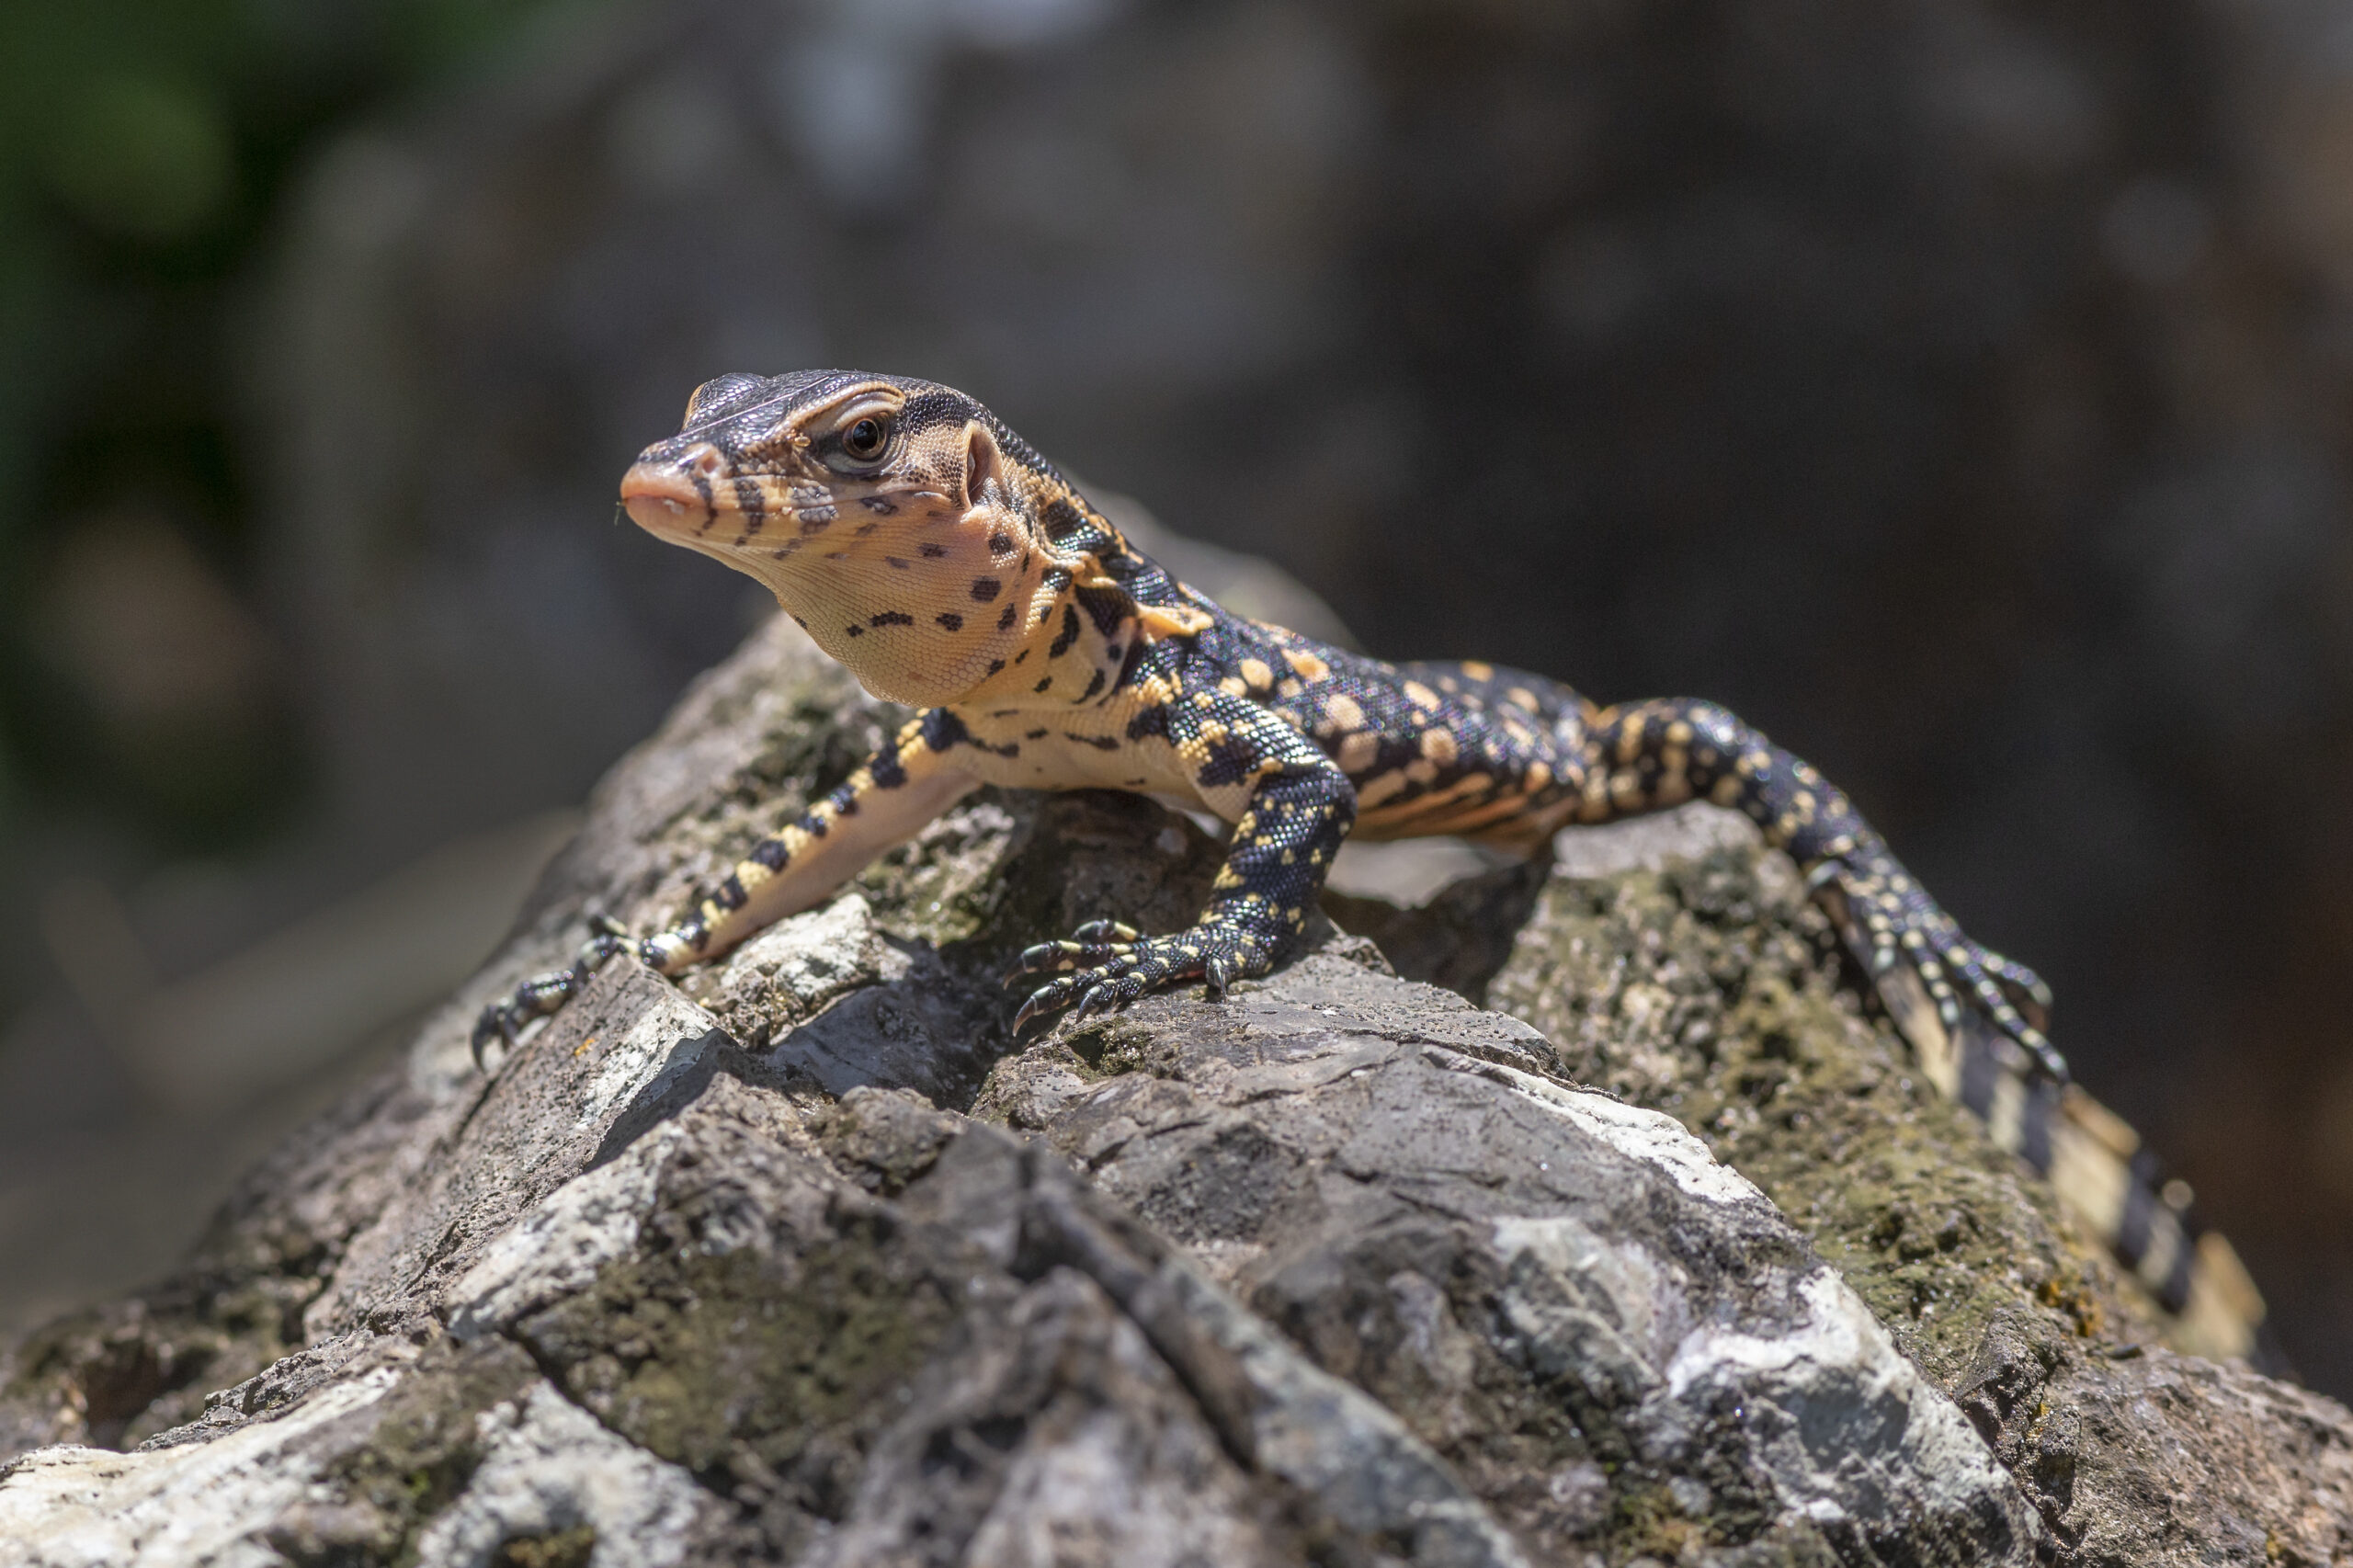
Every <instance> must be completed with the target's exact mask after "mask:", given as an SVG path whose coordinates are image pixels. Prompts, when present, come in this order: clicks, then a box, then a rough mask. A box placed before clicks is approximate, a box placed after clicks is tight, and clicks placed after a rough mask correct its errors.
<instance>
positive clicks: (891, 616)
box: [866, 609, 915, 626]
mask: <svg viewBox="0 0 2353 1568" xmlns="http://www.w3.org/2000/svg"><path fill="white" fill-rule="evenodd" d="M866 624H867V625H869V626H913V625H914V624H915V617H914V616H911V615H909V614H908V613H907V612H906V611H905V610H903V609H886V610H884V611H883V612H882V613H881V614H880V615H870V616H868V617H867V618H866Z"/></svg>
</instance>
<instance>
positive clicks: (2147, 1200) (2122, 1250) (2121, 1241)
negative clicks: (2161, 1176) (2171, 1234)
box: [2116, 1151, 2157, 1268]
mask: <svg viewBox="0 0 2353 1568" xmlns="http://www.w3.org/2000/svg"><path fill="white" fill-rule="evenodd" d="M2155 1167H2156V1162H2155V1161H2154V1160H2152V1159H2151V1158H2149V1156H2148V1154H2147V1153H2146V1152H2145V1151H2144V1152H2143V1153H2140V1154H2137V1155H2135V1156H2133V1160H2132V1175H2131V1179H2130V1180H2128V1181H2127V1182H2126V1183H2125V1184H2124V1212H2123V1214H2122V1215H2121V1216H2120V1217H2119V1218H2118V1220H2117V1221H2116V1256H2119V1257H2120V1258H2122V1259H2123V1260H2124V1263H2125V1267H2130V1268H2137V1267H2140V1264H2141V1259H2142V1258H2143V1256H2146V1255H2147V1253H2148V1250H2149V1223H2150V1220H2151V1218H2152V1217H2153V1214H2154V1210H2155V1209H2156V1206H2157V1197H2156V1194H2155V1193H2154V1192H2151V1191H2150V1190H2149V1179H2150V1177H2151V1176H2154V1175H2155V1174H2156V1171H2155Z"/></svg>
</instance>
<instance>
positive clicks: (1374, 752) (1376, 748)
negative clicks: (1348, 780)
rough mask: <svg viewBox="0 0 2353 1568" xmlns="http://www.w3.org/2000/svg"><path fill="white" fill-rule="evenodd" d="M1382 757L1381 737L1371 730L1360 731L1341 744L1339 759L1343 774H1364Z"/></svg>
mask: <svg viewBox="0 0 2353 1568" xmlns="http://www.w3.org/2000/svg"><path fill="white" fill-rule="evenodd" d="M1380 755H1381V737H1380V736H1379V735H1376V734H1374V733H1372V732H1371V731H1370V730H1358V731H1355V732H1354V733H1351V734H1350V735H1349V736H1348V737H1347V739H1346V740H1344V741H1342V742H1341V743H1340V755H1339V757H1338V758H1337V760H1338V762H1339V764H1340V771H1341V772H1343V773H1351V774H1353V773H1362V772H1363V771H1364V770H1365V769H1366V768H1368V767H1371V766H1372V759H1373V758H1374V757H1376V756H1380Z"/></svg>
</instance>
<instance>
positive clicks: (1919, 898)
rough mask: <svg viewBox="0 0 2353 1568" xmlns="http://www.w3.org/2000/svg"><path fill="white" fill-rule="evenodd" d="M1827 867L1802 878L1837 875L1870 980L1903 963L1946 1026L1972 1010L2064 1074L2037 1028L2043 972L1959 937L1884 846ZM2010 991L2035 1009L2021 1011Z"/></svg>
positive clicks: (2044, 1070) (2050, 1072) (2038, 1068)
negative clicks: (2041, 974) (2027, 1011)
mask: <svg viewBox="0 0 2353 1568" xmlns="http://www.w3.org/2000/svg"><path fill="white" fill-rule="evenodd" d="M1825 866H1826V867H1827V868H1828V869H1829V872H1830V874H1829V875H1824V867H1817V868H1815V870H1814V873H1813V876H1811V877H1810V878H1809V879H1808V880H1809V881H1810V882H1811V883H1812V884H1813V886H1815V887H1817V888H1819V887H1822V886H1824V885H1825V884H1827V883H1828V882H1830V881H1834V880H1835V881H1836V883H1837V885H1838V887H1839V889H1840V891H1841V892H1843V893H1844V894H1845V897H1846V900H1847V910H1848V913H1849V915H1850V916H1851V917H1852V920H1853V925H1854V936H1855V937H1856V938H1857V939H1858V945H1859V948H1860V949H1863V959H1864V964H1865V967H1867V968H1868V969H1869V970H1870V974H1871V978H1872V980H1873V981H1874V982H1875V983H1883V982H1884V981H1885V980H1886V979H1887V977H1888V976H1889V975H1890V974H1891V973H1893V971H1894V970H1895V968H1896V966H1897V965H1898V964H1899V963H1902V964H1904V965H1908V966H1909V967H1910V969H1911V970H1912V972H1913V973H1915V975H1917V976H1918V977H1919V980H1920V984H1921V987H1922V989H1924V990H1926V991H1927V994H1928V1000H1929V1002H1930V1003H1931V1004H1932V1005H1933V1006H1935V1008H1936V1012H1937V1017H1938V1021H1939V1022H1941V1023H1942V1024H1943V1025H1944V1027H1945V1028H1947V1029H1948V1030H1951V1029H1958V1028H1961V1015H1962V1013H1963V1010H1964V1009H1972V1010H1974V1011H1976V1012H1978V1013H1981V1014H1983V1015H1984V1017H1985V1018H1986V1019H1987V1020H1988V1021H1989V1022H1991V1023H1992V1024H1993V1026H1994V1028H1995V1030H1996V1031H1997V1032H1998V1033H2000V1034H2001V1035H2003V1036H2004V1037H2006V1039H2008V1040H2010V1041H2011V1043H2012V1044H2014V1045H2016V1046H2017V1047H2018V1049H2019V1050H2020V1051H2023V1052H2024V1053H2025V1055H2026V1057H2027V1060H2028V1063H2029V1070H2030V1071H2031V1072H2032V1073H2034V1074H2036V1075H2037V1076H2040V1077H2047V1078H2050V1079H2052V1081H2054V1082H2057V1083H2062V1084H2063V1083H2065V1082H2066V1081H2067V1062H2066V1059H2065V1058H2064V1057H2063V1056H2061V1055H2060V1054H2059V1051H2058V1050H2057V1049H2056V1048H2055V1047H2054V1046H2052V1043H2051V1041H2050V1039H2049V1038H2048V1037H2047V1036H2045V1035H2044V1034H2043V1032H2042V1028H2041V1024H2042V1022H2043V1017H2044V1016H2045V1010H2046V1009H2047V1008H2048V1007H2049V1006H2050V999H2051V988H2050V987H2049V986H2047V985H2045V984H2044V983H2042V978H2041V976H2040V975H2038V974H2036V973H2035V972H2034V971H2032V970H2030V969H2029V968H2027V967H2026V966H2025V965H2024V964H2021V963H2017V962H2014V961H2012V960H2009V959H2006V958H2004V957H2003V956H2002V955H2001V954H1999V953H1997V952H1995V951H1994V950H1992V949H1989V948H1986V947H1984V946H1981V945H1980V944H1978V943H1976V942H1973V941H1972V940H1970V938H1969V937H1965V936H1963V935H1962V934H1961V927H1960V926H1958V925H1956V924H1955V923H1954V921H1953V918H1952V916H1950V915H1947V914H1946V913H1945V912H1944V911H1943V910H1942V909H1940V908H1938V906H1937V903H1936V902H1935V901H1934V900H1933V899H1931V898H1930V897H1929V896H1928V895H1927V892H1926V891H1925V890H1923V889H1922V888H1921V886H1920V885H1919V883H1917V882H1916V881H1913V880H1912V878H1911V876H1910V874H1909V873H1908V872H1906V871H1905V870H1904V868H1903V867H1902V866H1901V865H1899V864H1898V863H1897V862H1896V860H1895V858H1894V857H1893V856H1891V855H1889V854H1888V853H1887V852H1886V851H1885V850H1884V849H1883V848H1880V847H1877V846H1865V847H1859V848H1857V849H1854V850H1850V851H1849V852H1848V853H1847V855H1846V856H1844V857H1841V858H1837V859H1835V860H1832V861H1828V862H1825ZM2014 995H2015V996H2018V997H2022V998H2023V999H2024V1000H2025V1003H2026V1006H2027V1008H2028V1009H2029V1010H2030V1011H2032V1012H2033V1013H2034V1014H2036V1015H2037V1016H2036V1017H2031V1018H2029V1017H2028V1016H2027V1013H2026V1012H2022V1011H2021V1010H2020V1008H2019V1006H2018V1003H2017V1002H2016V1001H2014V1000H2013V996H2014Z"/></svg>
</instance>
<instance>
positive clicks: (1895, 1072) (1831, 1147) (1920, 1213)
mask: <svg viewBox="0 0 2353 1568" xmlns="http://www.w3.org/2000/svg"><path fill="white" fill-rule="evenodd" d="M1856 996H1857V994H1856V992H1855V990H1854V988H1853V987H1852V985H1851V984H1850V983H1848V980H1847V974H1846V971H1845V968H1844V960H1843V959H1842V957H1841V954H1840V950H1839V948H1838V945H1837V942H1836V937H1835V935H1834V933H1833V932H1832V930H1831V928H1830V926H1829V922H1828V920H1827V919H1826V918H1825V917H1824V915H1822V914H1821V912H1820V911H1818V910H1817V909H1815V908H1814V907H1813V904H1812V903H1810V902H1809V901H1808V900H1807V899H1806V898H1805V897H1804V895H1803V891H1802V888H1801V887H1800V886H1799V884H1798V882H1797V880H1796V878H1795V876H1794V874H1793V873H1792V872H1791V870H1790V867H1789V865H1788V863H1787V862H1786V861H1785V860H1783V859H1782V858H1780V857H1779V856H1777V855H1772V854H1770V853H1769V852H1766V851H1762V850H1744V849H1719V850H1716V851H1713V852H1711V853H1710V854H1708V855H1706V856H1704V857H1702V858H1699V859H1696V860H1689V861H1671V862H1669V863H1667V864H1666V865H1665V867H1664V868H1663V869H1655V870H1652V869H1641V870H1633V871H1628V872H1625V873H1622V874H1620V875H1616V876H1610V877H1602V878H1593V879H1575V878H1570V877H1566V876H1558V877H1555V878H1553V879H1552V881H1551V882H1549V883H1548V884H1547V885H1546V887H1545V888H1544V889H1543V891H1542V893H1541V894H1540V897H1539V899H1538V901H1537V907H1536V912H1535V915H1534V916H1533V918H1531V919H1530V921H1529V924H1528V925H1527V926H1526V927H1524V928H1523V930H1522V931H1521V933H1520V935H1519V937H1518V942H1517V944H1516V946H1515V947H1514V949H1513V951H1512V955H1511V957H1510V959H1509V960H1508V961H1506V964H1505V965H1504V967H1503V970H1502V971H1501V972H1499V973H1498V974H1497V975H1496V976H1495V979H1494V981H1493V983H1491V984H1490V986H1489V988H1488V1001H1489V1004H1490V1005H1491V1006H1496V1007H1498V1008H1501V1009H1502V1010H1504V1011H1506V1012H1509V1013H1513V1014H1516V1015H1518V1017H1523V1018H1525V1019H1527V1020H1528V1021H1529V1023H1531V1024H1533V1025H1535V1026H1536V1027H1537V1028H1540V1029H1542V1030H1543V1031H1545V1033H1546V1034H1547V1035H1548V1036H1549V1037H1551V1039H1552V1041H1553V1043H1554V1045H1555V1047H1556V1048H1557V1049H1558V1050H1559V1051H1560V1052H1561V1053H1562V1056H1563V1061H1564V1062H1565V1064H1566V1065H1567V1067H1568V1070H1569V1071H1570V1073H1571V1074H1573V1075H1574V1077H1576V1078H1577V1079H1578V1080H1580V1081H1582V1082H1585V1083H1589V1084H1595V1085H1600V1086H1602V1087H1605V1088H1608V1089H1609V1090H1610V1091H1612V1092H1613V1093H1616V1094H1618V1095H1620V1096H1623V1097H1624V1098H1626V1099H1628V1100H1630V1101H1632V1102H1634V1103H1636V1104H1639V1105H1643V1106H1648V1107H1651V1108H1655V1109H1658V1110H1664V1111H1665V1112H1667V1113H1668V1114H1670V1115H1672V1116H1674V1117H1676V1118H1677V1119H1679V1120H1680V1121H1682V1122H1683V1123H1684V1125H1686V1126H1687V1127H1689V1128H1690V1129H1691V1130H1692V1131H1694V1132H1696V1133H1698V1134H1699V1136H1700V1137H1702V1138H1704V1139H1706V1140H1707V1141H1708V1143H1709V1145H1710V1146H1711V1148H1712V1149H1713V1150H1714V1152H1715V1153H1716V1155H1717V1157H1718V1158H1720V1159H1722V1160H1723V1161H1724V1162H1725V1163H1727V1164H1728V1165H1733V1167H1734V1168H1736V1169H1738V1170H1739V1171H1741V1172H1742V1173H1743V1174H1744V1175H1745V1176H1748V1177H1749V1178H1750V1179H1751V1180H1753V1181H1755V1182H1756V1184H1757V1185H1758V1186H1759V1187H1763V1188H1764V1189H1765V1191H1766V1193H1767V1195H1768V1196H1769V1197H1770V1198H1771V1199H1773V1201H1774V1202H1775V1203H1777V1204H1779V1206H1780V1208H1781V1210H1782V1211H1783V1212H1784V1213H1786V1214H1788V1215H1789V1217H1790V1220H1791V1221H1794V1222H1795V1223H1796V1224H1797V1225H1799V1226H1800V1227H1801V1228H1802V1229H1803V1230H1804V1231H1806V1232H1807V1233H1808V1234H1809V1235H1811V1236H1812V1237H1813V1242H1814V1244H1815V1246H1816V1247H1817V1248H1818V1249H1819V1250H1820V1251H1821V1252H1822V1254H1823V1256H1824V1257H1825V1258H1826V1259H1827V1260H1828V1261H1829V1262H1830V1263H1831V1264H1832V1265H1833V1266H1834V1267H1836V1268H1837V1269H1838V1270H1839V1271H1840V1272H1841V1273H1843V1274H1844V1275H1845V1276H1846V1277H1847V1280H1848V1282H1849V1283H1851V1284H1852V1285H1853V1286H1854V1287H1855V1289H1856V1290H1857V1291H1858V1292H1859V1293H1860V1294H1861V1296H1862V1297H1863V1299H1864V1301H1866V1302H1868V1303H1869V1304H1870V1307H1871V1310H1872V1311H1873V1312H1876V1313H1877V1314H1878V1315H1879V1317H1880V1319H1881V1321H1882V1322H1883V1323H1885V1324H1888V1325H1889V1327H1890V1328H1891V1329H1892V1330H1893V1332H1894V1333H1895V1335H1896V1336H1897V1339H1898V1341H1899V1342H1900V1343H1901V1344H1902V1345H1903V1346H1904V1348H1905V1350H1906V1351H1907V1352H1908V1353H1910V1354H1911V1355H1912V1356H1913V1357H1914V1358H1915V1359H1916V1360H1918V1361H1919V1362H1920V1364H1921V1366H1922V1367H1923V1368H1924V1369H1926V1370H1927V1372H1928V1374H1929V1375H1930V1376H1931V1377H1932V1378H1934V1379H1936V1380H1937V1381H1938V1382H1939V1383H1941V1384H1943V1385H1945V1386H1947V1387H1950V1386H1952V1384H1953V1383H1954V1381H1956V1380H1957V1379H1959V1378H1960V1377H1961V1374H1962V1373H1963V1372H1965V1371H1966V1370H1967V1369H1968V1366H1969V1364H1970V1362H1971V1360H1972V1357H1973V1356H1974V1354H1975V1352H1976V1351H1977V1349H1978V1347H1979V1346H1980V1345H1981V1344H1982V1343H1983V1341H1984V1336H1985V1332H1986V1329H1987V1327H1988V1325H1989V1324H1991V1323H1992V1322H1993V1319H1994V1317H1995V1314H1996V1313H1997V1312H2003V1311H2004V1310H2006V1309H2021V1308H2022V1309H2026V1310H2029V1311H2031V1312H2035V1313H2037V1314H2040V1315H2041V1316H2043V1317H2045V1318H2047V1319H2049V1320H2050V1326H2051V1327H2052V1330H2053V1331H2055V1332H2061V1333H2063V1334H2065V1335H2071V1336H2086V1335H2119V1336H2123V1337H2128V1338H2133V1339H2141V1338H2147V1337H2152V1336H2154V1323H2153V1321H2152V1320H2151V1319H2150V1318H2149V1316H2148V1315H2147V1312H2146V1309H2145V1307H2144V1306H2143V1303H2142V1302H2140V1301H2137V1300H2136V1299H2135V1297H2134V1295H2133V1293H2132V1291H2131V1287H2130V1286H2128V1285H2126V1284H2125V1283H2124V1282H2123V1281H2122V1280H2121V1279H2120V1277H2119V1276H2118V1274H2117V1271H2116V1270H2115V1269H2114V1267H2112V1266H2110V1265H2109V1262H2108V1260H2107V1259H2106V1258H2105V1257H2104V1256H2101V1255H2100V1254H2099V1253H2098V1252H2097V1249H2096V1248H2094V1247H2093V1246H2091V1245H2090V1244H2088V1243H2087V1242H2086V1240H2085V1239H2084V1238H2083V1237H2082V1236H2081V1234H2080V1233H2078V1232H2077V1231H2076V1230H2075V1228H2074V1227H2073V1226H2071V1225H2070V1224H2068V1223H2067V1222H2066V1221H2064V1220H2063V1217H2062V1216H2061V1215H2060V1213H2059V1212H2058V1210H2057V1208H2056V1206H2055V1203H2054V1200H2053V1199H2052V1195H2051V1193H2050V1191H2049V1189H2048V1188H2047V1187H2044V1186H2043V1185H2042V1184H2041V1183H2040V1181H2038V1180H2036V1179H2035V1178H2034V1177H2033V1176H2031V1174H2030V1173H2029V1172H2028V1171H2027V1170H2026V1169H2025V1167H2024V1166H2022V1165H2019V1164H2018V1161H2017V1160H2016V1159H2014V1158H2013V1157H2012V1156H2011V1155H2009V1154H2007V1153H2005V1152H2004V1151H2003V1150H2001V1149H2000V1148H1998V1147H1997V1146H1995V1144H1994V1143H1993V1142H1992V1141H1991V1140H1990V1139H1988V1138H1987V1137H1986V1135H1985V1133H1984V1130H1983V1129H1982V1128H1980V1127H1979V1126H1978V1124H1977V1123H1976V1121H1975V1120H1974V1119H1972V1118H1971V1117H1970V1115H1969V1114H1968V1112H1967V1111H1965V1110H1963V1109H1962V1108H1961V1107H1959V1106H1957V1105H1954V1104H1952V1103H1950V1102H1949V1101H1947V1100H1945V1099H1944V1098H1943V1097H1942V1096H1939V1095H1938V1094H1937V1092H1936V1091H1935V1089H1934V1088H1933V1087H1931V1086H1930V1085H1927V1083H1925V1082H1922V1081H1919V1080H1917V1079H1915V1076H1914V1075H1913V1074H1912V1072H1911V1068H1910V1064H1909V1063H1910V1056H1909V1051H1908V1048H1907V1047H1906V1046H1905V1045H1904V1043H1903V1041H1902V1040H1901V1039H1900V1038H1899V1037H1898V1036H1897V1035H1896V1033H1895V1031H1894V1029H1893V1026H1892V1025H1890V1024H1889V1023H1887V1022H1886V1021H1885V1020H1884V1019H1882V1018H1879V1017H1866V1016H1865V1013H1864V1010H1863V1008H1862V1007H1861V1006H1859V1004H1858V1001H1857V999H1856Z"/></svg>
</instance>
